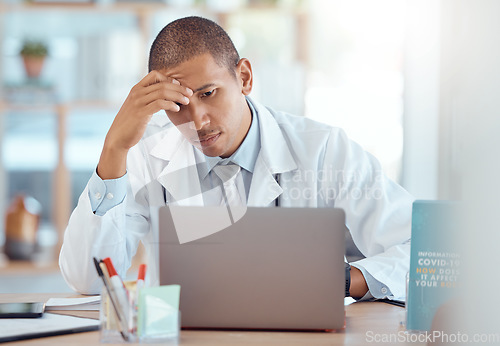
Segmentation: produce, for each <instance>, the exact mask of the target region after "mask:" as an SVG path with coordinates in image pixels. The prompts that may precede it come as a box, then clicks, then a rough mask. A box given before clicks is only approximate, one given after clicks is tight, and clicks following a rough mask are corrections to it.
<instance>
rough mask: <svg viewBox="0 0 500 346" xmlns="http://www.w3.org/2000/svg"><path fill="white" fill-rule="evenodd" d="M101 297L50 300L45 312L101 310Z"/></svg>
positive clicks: (46, 304)
mask: <svg viewBox="0 0 500 346" xmlns="http://www.w3.org/2000/svg"><path fill="white" fill-rule="evenodd" d="M100 303H101V296H92V297H85V298H50V299H49V300H48V301H47V303H45V311H57V310H99V305H100Z"/></svg>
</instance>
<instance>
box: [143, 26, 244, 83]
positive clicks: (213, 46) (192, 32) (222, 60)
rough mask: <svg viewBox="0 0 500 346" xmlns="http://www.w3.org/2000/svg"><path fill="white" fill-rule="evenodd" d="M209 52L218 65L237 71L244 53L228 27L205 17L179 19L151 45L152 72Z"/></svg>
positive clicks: (162, 31)
mask: <svg viewBox="0 0 500 346" xmlns="http://www.w3.org/2000/svg"><path fill="white" fill-rule="evenodd" d="M205 53H210V54H211V55H212V57H213V58H214V60H215V62H216V63H217V65H219V66H221V67H227V68H228V70H229V71H231V72H232V73H233V74H234V73H235V68H236V65H237V64H238V61H239V60H240V56H239V54H238V52H237V50H236V48H235V47H234V44H233V41H231V39H230V38H229V35H228V34H227V33H226V32H225V31H224V29H222V28H221V27H220V26H219V25H218V24H217V23H215V22H213V21H211V20H209V19H206V18H202V17H186V18H181V19H177V20H175V21H173V22H171V23H169V24H168V25H167V26H165V27H164V28H163V29H162V30H161V31H160V33H159V34H158V36H156V39H155V40H154V42H153V44H152V45H151V50H150V52H149V72H151V71H153V70H161V69H166V68H170V67H173V66H177V65H179V64H181V63H183V62H185V61H188V60H190V59H192V58H194V57H197V56H199V55H202V54H205Z"/></svg>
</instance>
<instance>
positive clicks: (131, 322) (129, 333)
mask: <svg viewBox="0 0 500 346" xmlns="http://www.w3.org/2000/svg"><path fill="white" fill-rule="evenodd" d="M135 285H136V282H135V281H127V282H125V286H126V288H127V290H128V292H129V303H128V305H126V306H123V305H122V304H119V306H117V307H115V304H114V301H113V298H112V297H110V295H109V293H108V290H107V289H106V287H103V288H102V292H101V309H100V314H99V319H100V321H101V337H100V341H101V342H102V343H128V342H132V343H134V342H137V341H138V338H137V311H136V300H135V299H134V297H135Z"/></svg>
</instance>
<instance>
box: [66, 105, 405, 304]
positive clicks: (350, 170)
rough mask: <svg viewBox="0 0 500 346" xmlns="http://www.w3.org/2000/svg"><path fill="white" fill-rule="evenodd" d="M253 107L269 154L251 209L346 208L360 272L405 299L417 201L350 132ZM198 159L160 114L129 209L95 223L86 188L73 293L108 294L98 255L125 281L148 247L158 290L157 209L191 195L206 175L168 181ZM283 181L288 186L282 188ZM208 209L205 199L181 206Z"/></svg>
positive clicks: (139, 152) (257, 175)
mask: <svg viewBox="0 0 500 346" xmlns="http://www.w3.org/2000/svg"><path fill="white" fill-rule="evenodd" d="M251 102H252V104H253V105H254V106H255V108H256V110H257V113H258V114H259V125H260V135H261V151H260V153H259V155H258V158H257V161H256V165H255V169H254V173H253V177H252V183H251V186H250V192H249V196H248V205H249V206H272V205H274V201H275V199H276V198H278V197H279V199H280V205H281V206H282V207H337V208H342V209H344V210H345V212H346V224H347V227H348V228H349V229H350V232H351V235H352V239H353V241H354V243H355V244H356V246H357V247H358V249H359V250H360V251H361V253H362V254H363V255H364V256H365V257H366V258H365V259H362V260H360V261H358V262H356V263H357V265H358V266H362V267H363V268H364V269H365V270H366V271H368V272H369V273H370V274H371V275H372V276H373V277H374V278H375V279H376V280H378V281H379V282H381V283H383V284H385V285H387V287H388V288H389V289H390V291H391V292H392V294H393V297H391V298H393V299H404V296H405V275H406V273H407V271H408V268H409V255H410V228H411V227H410V225H411V204H412V202H413V198H412V197H411V196H410V195H409V194H408V193H407V192H406V191H405V190H404V189H403V188H401V187H400V186H399V185H397V184H396V183H394V182H393V181H391V180H389V179H388V178H387V177H386V176H385V175H383V174H382V173H381V168H380V164H379V162H378V161H377V160H376V159H375V158H374V157H373V156H371V155H370V154H368V153H366V152H365V151H364V150H363V149H362V148H361V147H360V146H359V145H358V144H356V143H354V142H352V141H350V140H349V139H348V138H347V137H346V135H345V134H344V132H343V131H342V130H340V129H338V128H334V127H331V126H327V125H324V124H321V123H318V122H315V121H313V120H311V119H308V118H305V117H297V116H291V115H288V114H285V113H281V112H275V111H273V110H270V109H267V108H265V107H264V106H262V105H260V104H258V103H257V102H255V101H251ZM193 150H197V149H195V148H194V147H193V146H191V144H189V142H188V141H187V140H186V139H184V137H182V135H181V134H180V132H179V131H178V130H177V129H176V128H175V126H173V125H172V124H171V123H170V122H169V120H168V118H167V117H166V116H164V115H163V116H159V115H155V116H154V117H153V118H152V120H151V122H150V124H149V126H148V128H147V130H146V133H145V135H144V136H143V139H142V140H141V141H140V142H139V143H138V145H136V146H135V147H133V148H132V149H131V150H130V152H129V156H128V162H127V171H128V180H129V184H128V192H127V197H126V198H125V200H124V202H123V203H121V204H119V205H117V206H116V207H114V208H112V209H110V210H109V211H108V212H107V213H106V214H105V215H104V216H97V215H94V214H93V212H92V210H91V206H90V200H89V196H88V186H87V187H86V188H85V190H84V191H83V193H82V195H81V196H80V199H79V202H78V205H77V207H76V208H75V210H74V211H73V213H72V215H71V218H70V221H69V224H68V227H67V229H66V232H65V236H64V243H63V247H62V249H61V254H60V259H59V264H60V267H61V271H62V273H63V276H64V278H65V280H66V281H67V282H68V284H69V285H70V287H72V288H73V289H74V290H76V291H78V292H80V293H84V294H93V293H99V291H100V287H101V282H100V280H99V279H98V277H97V275H96V271H95V268H94V264H93V262H92V257H93V256H95V257H99V258H104V257H111V258H112V259H113V261H114V264H115V267H116V269H117V271H118V273H119V274H120V275H121V276H122V277H124V276H125V273H126V271H127V269H128V268H129V267H130V263H131V258H132V257H133V255H134V254H135V252H136V249H137V246H138V243H139V241H141V240H142V242H143V244H144V246H145V248H146V252H147V253H148V254H149V257H148V265H149V268H148V273H149V275H150V279H151V280H150V281H151V283H152V284H155V283H157V282H158V281H157V280H158V278H157V267H156V263H157V258H158V254H157V249H156V246H155V245H154V244H155V241H157V234H155V231H154V230H155V227H156V224H157V207H158V206H160V205H164V204H165V199H164V192H163V189H162V187H161V186H163V187H164V189H165V191H166V193H167V195H169V196H170V197H171V198H172V197H173V198H174V199H177V198H176V196H182V195H185V194H184V192H185V191H186V189H189V188H190V184H191V185H192V182H193V181H197V180H198V177H197V176H193V177H192V179H191V178H190V177H183V179H167V178H166V177H167V175H168V174H169V173H171V172H174V171H176V170H178V169H182V168H183V167H188V166H190V165H194V164H195V163H196V162H195V156H194V151H193ZM278 173H279V174H280V183H279V184H278V183H277V182H276V179H275V175H276V174H278ZM171 176H172V175H170V176H169V177H171ZM202 203H203V201H202V199H201V196H194V197H192V198H188V199H184V200H181V201H177V202H176V204H179V205H202ZM304 232H307V230H304Z"/></svg>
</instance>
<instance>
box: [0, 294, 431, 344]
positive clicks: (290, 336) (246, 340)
mask: <svg viewBox="0 0 500 346" xmlns="http://www.w3.org/2000/svg"><path fill="white" fill-rule="evenodd" d="M52 297H77V295H71V294H15V293H12V294H10V293H9V294H0V302H18V301H46V300H48V299H49V298H52ZM71 314H73V315H79V316H83V315H85V317H93V318H98V312H96V311H93V312H90V313H89V312H81V311H74V312H71ZM403 319H404V308H401V307H398V306H393V305H389V304H386V303H380V302H361V303H354V304H351V305H348V306H346V329H345V331H342V332H338V333H313V332H308V333H305V332H261V331H258V332H239V331H181V336H180V341H179V344H180V345H344V344H346V345H373V344H375V345H376V344H379V345H385V344H387V342H383V341H382V338H384V337H385V338H389V337H392V338H395V340H400V339H396V338H398V337H400V338H401V337H403V336H404V330H405V329H404V327H403V326H401V325H400V322H401V321H402V320H403ZM377 340H378V342H377ZM405 341H406V339H405ZM98 343H99V332H98V331H96V332H87V333H79V334H69V335H60V336H55V337H48V338H40V339H33V340H26V341H17V342H13V343H6V344H5V345H10V344H11V345H85V346H88V345H95V344H98ZM398 344H402V345H406V344H408V345H419V344H424V343H418V342H402V343H398Z"/></svg>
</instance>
